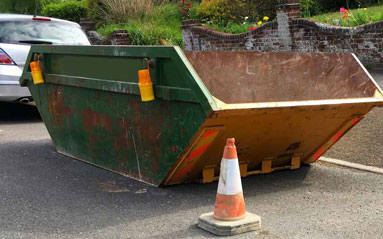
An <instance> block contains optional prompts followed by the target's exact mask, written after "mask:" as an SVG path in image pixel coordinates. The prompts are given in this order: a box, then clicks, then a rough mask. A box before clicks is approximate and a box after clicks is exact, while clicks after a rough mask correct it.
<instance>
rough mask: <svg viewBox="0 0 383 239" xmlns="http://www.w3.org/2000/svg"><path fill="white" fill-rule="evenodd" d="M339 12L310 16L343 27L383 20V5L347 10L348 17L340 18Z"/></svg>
mask: <svg viewBox="0 0 383 239" xmlns="http://www.w3.org/2000/svg"><path fill="white" fill-rule="evenodd" d="M342 16H343V14H341V13H340V12H332V13H324V14H319V15H316V16H313V17H311V19H313V20H316V21H318V22H322V23H326V24H330V25H338V26H343V27H354V26H360V25H363V24H368V23H373V22H378V21H383V5H379V6H374V7H369V8H367V9H363V8H361V9H352V10H349V17H348V18H346V19H342Z"/></svg>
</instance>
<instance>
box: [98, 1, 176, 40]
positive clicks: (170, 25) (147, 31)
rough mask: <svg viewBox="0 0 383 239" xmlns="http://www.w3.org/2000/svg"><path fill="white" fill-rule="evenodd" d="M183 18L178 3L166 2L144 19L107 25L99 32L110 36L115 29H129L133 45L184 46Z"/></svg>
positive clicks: (156, 7)
mask: <svg viewBox="0 0 383 239" xmlns="http://www.w3.org/2000/svg"><path fill="white" fill-rule="evenodd" d="M181 20H182V15H181V14H180V13H179V11H178V6H177V4H164V5H161V6H155V7H154V8H153V10H152V12H151V14H149V15H148V16H146V17H144V18H142V19H129V20H127V22H126V23H123V24H110V25H106V26H104V27H101V28H99V29H98V32H99V33H100V34H101V35H103V36H106V37H110V36H111V34H112V32H113V31H114V30H127V31H128V32H129V35H130V40H131V43H132V44H133V45H177V46H182V35H181Z"/></svg>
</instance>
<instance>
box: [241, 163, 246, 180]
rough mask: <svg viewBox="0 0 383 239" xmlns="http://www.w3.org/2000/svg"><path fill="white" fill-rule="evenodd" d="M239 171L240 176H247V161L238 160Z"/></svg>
mask: <svg viewBox="0 0 383 239" xmlns="http://www.w3.org/2000/svg"><path fill="white" fill-rule="evenodd" d="M239 171H240V172H241V177H242V178H244V177H247V163H245V162H240V163H239Z"/></svg>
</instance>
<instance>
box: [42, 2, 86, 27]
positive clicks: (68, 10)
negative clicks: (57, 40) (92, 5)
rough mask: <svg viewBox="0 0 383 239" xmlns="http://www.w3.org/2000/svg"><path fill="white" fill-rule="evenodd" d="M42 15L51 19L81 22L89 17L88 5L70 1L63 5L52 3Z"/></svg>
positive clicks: (45, 8)
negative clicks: (81, 19)
mask: <svg viewBox="0 0 383 239" xmlns="http://www.w3.org/2000/svg"><path fill="white" fill-rule="evenodd" d="M42 14H43V15H45V16H49V17H55V18H60V19H65V20H69V21H73V22H80V18H84V17H86V15H87V8H86V3H85V2H82V1H75V0H70V1H66V2H61V3H51V4H49V5H46V6H45V7H44V8H43V11H42Z"/></svg>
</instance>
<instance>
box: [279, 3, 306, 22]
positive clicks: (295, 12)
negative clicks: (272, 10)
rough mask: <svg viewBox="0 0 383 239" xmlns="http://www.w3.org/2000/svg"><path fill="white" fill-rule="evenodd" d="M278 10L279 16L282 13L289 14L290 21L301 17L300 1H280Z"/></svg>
mask: <svg viewBox="0 0 383 239" xmlns="http://www.w3.org/2000/svg"><path fill="white" fill-rule="evenodd" d="M276 8H277V14H278V12H281V11H282V12H284V13H287V15H288V17H289V18H290V19H294V18H300V17H301V5H300V4H299V0H278V4H277V6H276Z"/></svg>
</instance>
